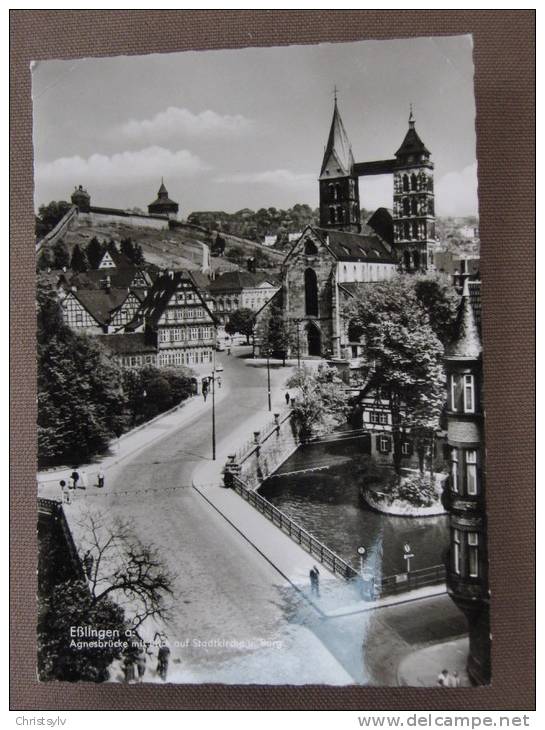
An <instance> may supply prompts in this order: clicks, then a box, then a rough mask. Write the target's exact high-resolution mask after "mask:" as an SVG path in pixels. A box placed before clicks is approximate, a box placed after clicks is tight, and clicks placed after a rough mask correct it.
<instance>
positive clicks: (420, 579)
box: [233, 477, 446, 600]
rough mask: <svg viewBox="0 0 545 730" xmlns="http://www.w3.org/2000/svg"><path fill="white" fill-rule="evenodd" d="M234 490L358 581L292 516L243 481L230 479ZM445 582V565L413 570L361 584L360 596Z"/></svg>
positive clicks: (326, 562)
mask: <svg viewBox="0 0 545 730" xmlns="http://www.w3.org/2000/svg"><path fill="white" fill-rule="evenodd" d="M233 489H234V490H235V492H236V493H237V494H239V495H240V496H241V497H242V499H244V500H245V501H246V502H248V504H251V505H252V507H254V508H255V509H257V511H258V512H261V514H262V515H263V516H264V517H266V518H267V519H268V520H270V521H271V522H272V523H273V525H276V526H277V527H278V528H280V529H281V530H282V532H284V533H285V534H286V535H288V537H290V538H291V539H292V540H293V541H294V542H296V543H297V544H298V545H300V546H301V547H302V548H303V549H304V550H306V551H307V552H308V553H310V555H312V557H314V558H316V560H319V561H320V563H322V564H323V565H325V566H326V567H327V568H329V569H330V570H331V572H332V573H335V574H336V575H338V576H339V577H341V578H344V580H346V581H361V580H362V577H361V575H360V573H359V571H358V570H356V569H355V568H354V567H353V566H352V565H351V564H350V563H348V562H347V561H346V560H343V559H342V558H341V557H340V556H339V555H337V554H336V553H334V552H333V550H330V548H328V547H327V546H326V545H324V544H323V543H322V542H320V541H319V540H317V539H316V538H315V537H314V536H313V535H311V534H310V532H307V531H306V530H305V529H303V528H302V527H301V526H300V525H298V524H297V523H296V522H295V521H294V520H292V519H291V517H288V516H287V515H286V514H284V512H282V511H281V510H279V509H278V507H275V506H274V505H273V504H271V502H269V501H268V500H267V499H265V498H264V497H262V496H261V495H260V494H258V493H257V492H255V491H253V490H251V489H248V488H247V487H246V485H245V484H244V482H242V481H241V480H240V479H238V478H237V477H233ZM445 580H446V569H445V566H444V565H433V566H431V567H429V568H420V569H419V570H412V571H410V572H409V573H399V574H397V575H389V576H384V577H382V578H379V579H375V578H372V579H371V581H369V582H368V583H367V582H364V581H362V596H363V597H364V598H365V599H367V600H372V599H376V598H384V597H386V596H392V595H396V594H397V593H404V592H406V591H409V590H414V589H415V588H422V587H424V586H429V585H437V584H439V583H444V582H445Z"/></svg>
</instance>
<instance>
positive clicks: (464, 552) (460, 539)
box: [452, 529, 479, 578]
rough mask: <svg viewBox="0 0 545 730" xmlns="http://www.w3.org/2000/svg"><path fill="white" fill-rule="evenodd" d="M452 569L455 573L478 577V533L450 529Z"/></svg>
mask: <svg viewBox="0 0 545 730" xmlns="http://www.w3.org/2000/svg"><path fill="white" fill-rule="evenodd" d="M452 570H453V571H454V572H455V573H456V574H457V575H469V577H470V578H478V577H479V533H478V532H462V531H461V530H456V529H453V531H452Z"/></svg>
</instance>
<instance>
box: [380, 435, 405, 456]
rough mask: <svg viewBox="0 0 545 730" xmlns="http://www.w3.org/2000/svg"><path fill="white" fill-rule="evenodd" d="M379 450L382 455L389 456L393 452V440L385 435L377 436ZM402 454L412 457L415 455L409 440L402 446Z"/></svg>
mask: <svg viewBox="0 0 545 730" xmlns="http://www.w3.org/2000/svg"><path fill="white" fill-rule="evenodd" d="M376 443H377V448H378V450H379V452H380V453H381V454H389V453H390V451H391V450H392V438H391V436H387V435H386V434H384V433H381V434H380V435H379V436H377V442H376ZM401 453H402V455H403V456H411V455H412V453H413V445H412V442H411V441H409V440H405V441H403V442H402V444H401Z"/></svg>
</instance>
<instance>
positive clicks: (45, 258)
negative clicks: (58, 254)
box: [36, 246, 55, 271]
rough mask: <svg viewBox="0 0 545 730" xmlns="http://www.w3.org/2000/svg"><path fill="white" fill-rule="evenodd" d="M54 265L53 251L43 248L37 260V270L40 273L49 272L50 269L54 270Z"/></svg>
mask: <svg viewBox="0 0 545 730" xmlns="http://www.w3.org/2000/svg"><path fill="white" fill-rule="evenodd" d="M54 263H55V262H54V259H53V253H52V252H51V249H49V248H47V247H46V246H43V247H42V249H41V251H40V253H39V255H38V258H37V260H36V269H37V270H38V271H47V270H48V269H52V268H53V266H54Z"/></svg>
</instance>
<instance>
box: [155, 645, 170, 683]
mask: <svg viewBox="0 0 545 730" xmlns="http://www.w3.org/2000/svg"><path fill="white" fill-rule="evenodd" d="M169 656H170V649H169V648H168V646H166V645H165V644H163V645H162V646H161V647H160V648H159V651H158V652H157V674H158V675H159V676H160V677H161V679H162V680H163V682H165V681H166V678H167V672H168V658H169Z"/></svg>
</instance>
